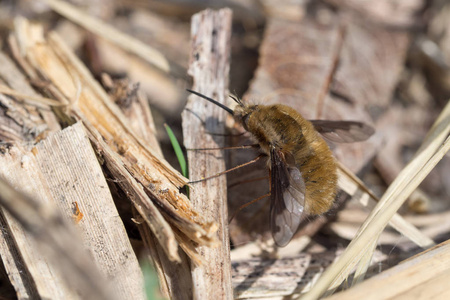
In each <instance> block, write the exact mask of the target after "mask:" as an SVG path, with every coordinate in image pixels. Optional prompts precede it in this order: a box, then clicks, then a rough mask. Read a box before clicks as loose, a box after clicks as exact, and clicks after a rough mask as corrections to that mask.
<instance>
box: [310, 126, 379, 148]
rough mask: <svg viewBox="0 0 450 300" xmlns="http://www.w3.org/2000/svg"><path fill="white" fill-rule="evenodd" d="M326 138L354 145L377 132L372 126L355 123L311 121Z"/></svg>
mask: <svg viewBox="0 0 450 300" xmlns="http://www.w3.org/2000/svg"><path fill="white" fill-rule="evenodd" d="M310 122H311V123H312V124H313V125H314V128H315V129H316V130H317V131H318V132H319V133H320V134H322V135H323V137H324V138H326V139H327V140H330V141H332V142H337V143H352V142H361V141H365V140H367V139H368V138H369V137H370V136H371V135H372V134H374V132H375V130H374V129H373V127H372V126H369V125H367V124H364V123H361V122H355V121H327V120H310Z"/></svg>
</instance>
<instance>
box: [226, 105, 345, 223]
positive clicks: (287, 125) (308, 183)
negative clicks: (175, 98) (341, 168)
mask: <svg viewBox="0 0 450 300" xmlns="http://www.w3.org/2000/svg"><path fill="white" fill-rule="evenodd" d="M234 116H235V118H236V119H237V120H238V121H239V122H240V123H241V124H242V125H243V127H244V128H245V129H246V130H247V131H248V132H250V133H251V134H252V135H253V136H254V138H255V139H256V140H257V142H258V143H259V145H260V147H261V151H262V152H263V153H265V154H266V155H267V156H268V157H269V160H270V159H271V158H272V157H271V150H273V149H276V150H278V151H280V153H282V155H283V156H285V157H286V156H287V155H290V154H292V155H293V157H294V159H295V166H296V167H297V168H298V169H299V170H300V173H301V174H302V176H303V180H304V182H305V187H306V191H305V210H304V212H305V213H307V214H312V215H318V214H322V213H325V212H327V211H328V210H329V209H330V207H331V206H332V204H333V202H334V198H335V196H336V189H337V188H336V186H337V165H336V161H335V159H334V157H333V154H332V152H331V150H330V148H329V147H328V144H327V143H326V142H325V140H324V139H323V138H322V137H321V136H320V135H319V133H318V132H317V130H315V128H314V126H313V124H312V123H311V122H309V121H308V120H306V119H304V118H303V117H302V116H301V115H300V114H299V113H298V112H297V111H296V110H295V109H293V108H291V107H289V106H286V105H281V104H278V105H269V106H266V105H250V106H245V107H240V106H238V107H237V108H236V109H235V111H234ZM271 165H272V162H271V161H269V168H270V167H271Z"/></svg>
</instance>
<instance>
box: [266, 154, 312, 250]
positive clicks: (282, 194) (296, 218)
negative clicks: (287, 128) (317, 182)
mask: <svg viewBox="0 0 450 300" xmlns="http://www.w3.org/2000/svg"><path fill="white" fill-rule="evenodd" d="M271 163H272V168H271V195H270V200H271V202H270V228H271V231H272V236H273V239H274V241H275V243H276V244H277V245H278V246H280V247H283V246H286V245H287V244H288V243H289V241H290V240H291V239H292V236H293V235H294V234H295V232H296V231H297V229H298V226H299V225H300V221H301V217H302V213H303V210H304V206H305V182H304V180H303V177H302V174H301V173H300V170H299V169H298V168H297V167H296V166H295V159H294V157H293V156H292V154H290V153H287V154H286V153H282V152H281V151H280V150H277V149H272V150H271Z"/></svg>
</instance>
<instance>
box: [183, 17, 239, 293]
mask: <svg viewBox="0 0 450 300" xmlns="http://www.w3.org/2000/svg"><path fill="white" fill-rule="evenodd" d="M191 23H192V25H191V26H192V27H191V34H192V42H191V43H192V44H191V47H192V49H191V51H192V52H191V57H190V66H189V70H188V73H189V74H190V75H191V76H192V77H193V80H194V85H193V90H195V91H197V92H199V93H202V94H204V95H207V96H210V97H213V98H215V99H217V100H218V101H219V102H221V103H225V97H226V93H227V92H228V90H227V86H228V72H229V68H230V67H229V64H230V61H229V58H230V35H231V32H230V30H231V11H230V10H229V9H222V10H219V11H217V12H215V11H211V10H205V11H202V12H200V13H198V14H196V15H194V16H193V18H192V22H191ZM182 117H183V134H184V144H185V146H186V148H211V147H223V136H218V135H211V134H208V132H213V133H218V134H223V133H224V128H225V117H226V112H225V111H224V110H222V109H221V108H220V107H217V106H215V105H214V104H212V103H207V102H206V101H205V100H203V99H200V98H199V97H197V96H193V95H191V96H190V97H189V100H188V103H187V105H186V109H185V110H184V112H183V115H182ZM188 165H189V176H190V178H191V179H192V180H196V179H200V178H204V177H207V176H210V175H214V174H216V173H219V172H221V171H223V170H224V169H225V163H224V161H223V157H222V153H221V152H220V151H213V152H204V151H203V152H201V151H189V152H188ZM190 198H191V201H192V203H193V205H194V207H195V208H197V209H198V210H199V211H200V212H201V213H202V215H203V216H204V217H206V218H208V219H213V220H215V221H216V222H217V224H218V226H219V227H218V231H217V236H218V239H219V241H220V242H221V244H220V245H219V246H218V247H215V248H209V247H199V248H198V251H199V252H200V254H201V256H202V257H203V258H204V260H205V263H204V264H202V265H200V266H194V265H193V266H192V268H193V269H192V278H193V284H194V298H195V299H232V298H233V291H232V286H231V273H230V270H231V268H230V252H229V251H230V250H229V249H230V244H229V236H228V213H227V198H226V178H225V176H220V177H217V178H213V179H210V180H206V181H203V182H200V183H196V184H193V187H192V189H190Z"/></svg>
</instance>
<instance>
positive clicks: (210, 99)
mask: <svg viewBox="0 0 450 300" xmlns="http://www.w3.org/2000/svg"><path fill="white" fill-rule="evenodd" d="M186 91H188V92H189V93H192V94H194V95H197V96H199V97H201V98H203V99H205V100H208V101H209V102H211V103H214V104H215V105H217V106H219V107H220V108H222V109H224V110H225V111H227V112H228V113H229V114H231V115H233V110H232V109H231V108H229V107H227V106H225V105H223V104H222V103H220V102H218V101H216V100H214V99H212V98H209V97H207V96H205V95H203V94H200V93H199V92H196V91H193V90H190V89H186Z"/></svg>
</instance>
